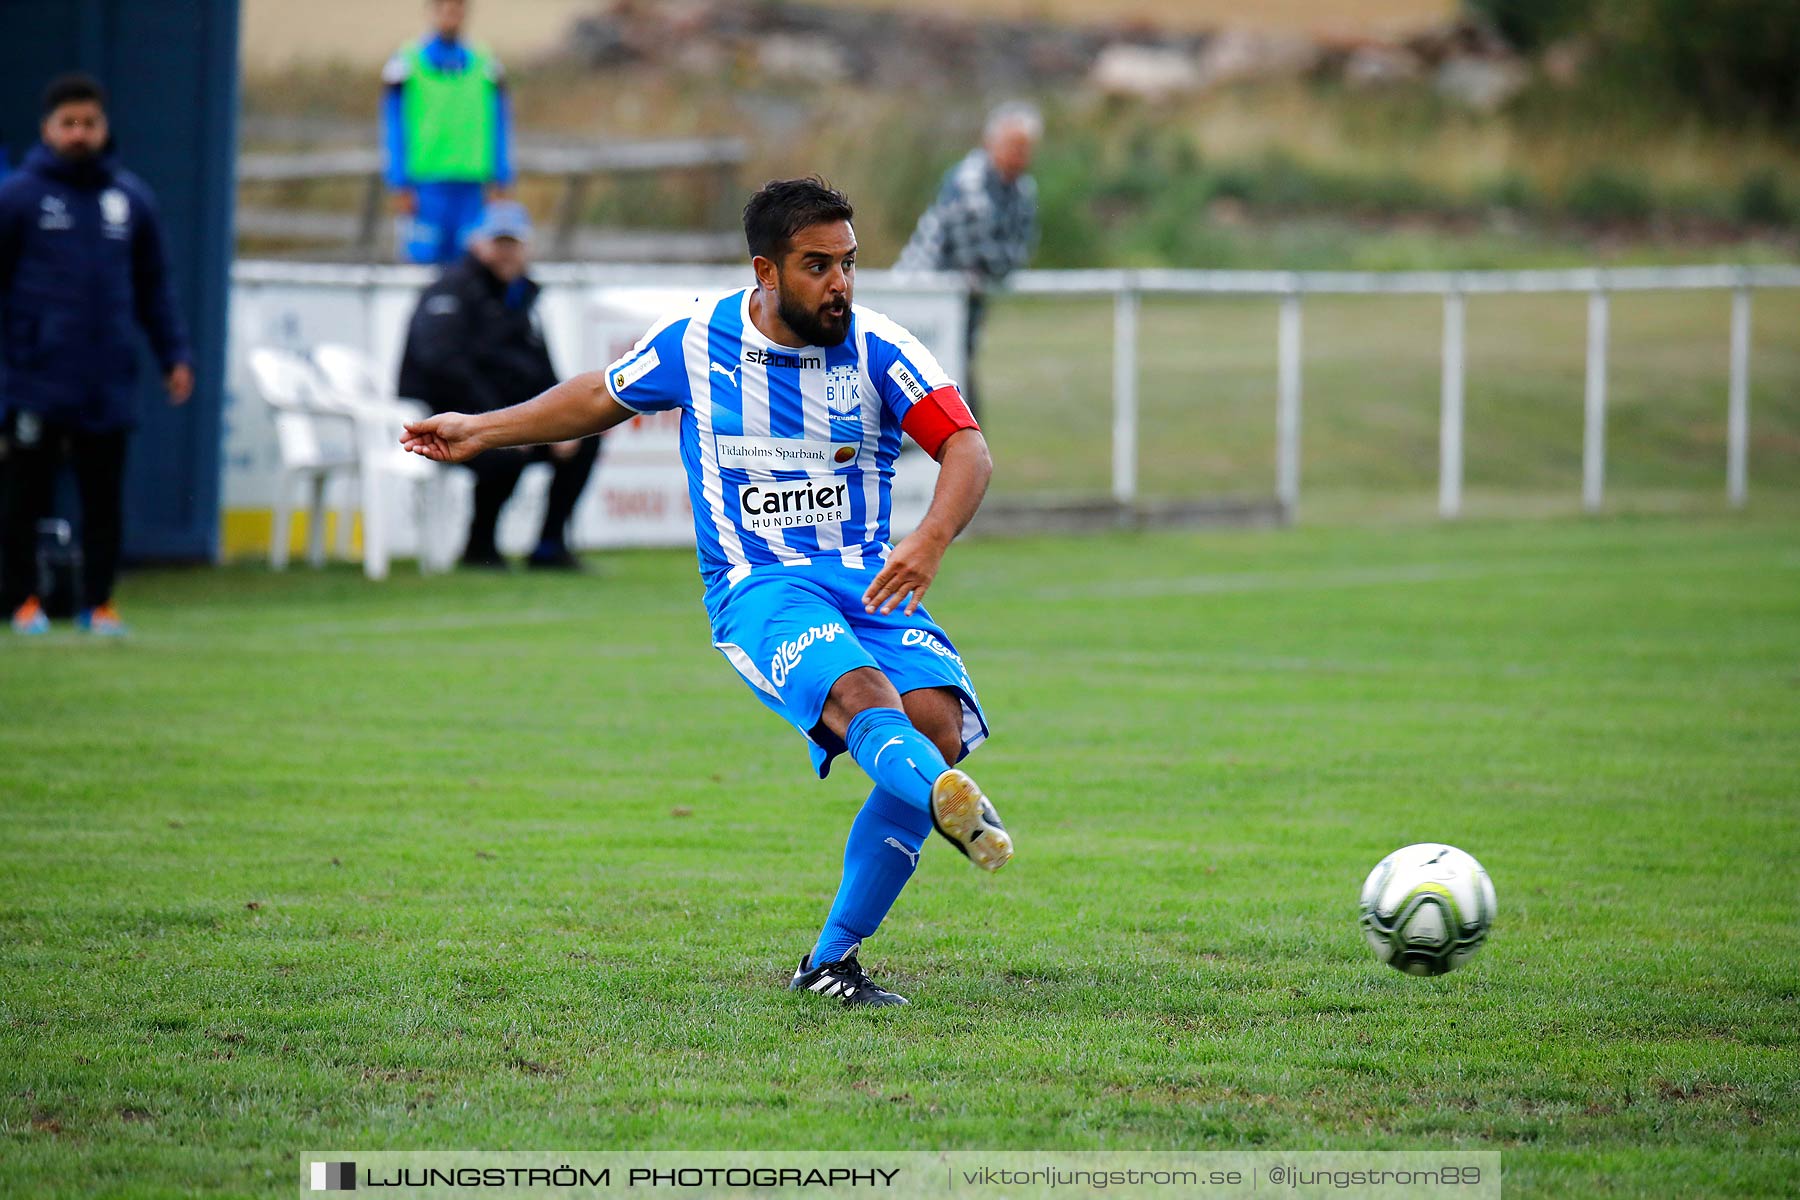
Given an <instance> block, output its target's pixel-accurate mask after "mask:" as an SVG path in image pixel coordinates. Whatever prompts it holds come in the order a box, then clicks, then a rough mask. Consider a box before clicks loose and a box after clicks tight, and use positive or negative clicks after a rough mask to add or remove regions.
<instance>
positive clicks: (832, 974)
mask: <svg viewBox="0 0 1800 1200" xmlns="http://www.w3.org/2000/svg"><path fill="white" fill-rule="evenodd" d="M811 964H812V952H811V951H808V952H807V954H806V957H804V958H802V959H801V960H800V968H799V969H798V970H797V971H795V972H794V978H793V979H792V980H790V981H789V982H788V990H789V991H790V992H817V993H818V994H819V995H821V996H838V997H841V998H842V999H843V1001H844V1003H845V1005H847V1006H849V1005H864V1004H866V1005H868V1006H869V1007H871V1008H886V1007H888V1006H890V1005H894V1004H905V1003H906V1002H907V1001H906V997H905V996H901V995H898V994H896V993H894V992H890V991H887V990H886V989H885V988H882V987H880V986H878V985H877V984H876V982H875V981H874V980H873V979H870V978H869V973H868V972H867V971H865V970H863V969H862V964H861V963H859V962H857V961H856V953H855V952H854V951H852V952H851V953H849V954H847V955H845V956H844V957H843V958H842V959H840V960H839V961H837V962H834V963H825V964H823V965H822V966H817V967H815V966H812V965H811Z"/></svg>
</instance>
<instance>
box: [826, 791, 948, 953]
mask: <svg viewBox="0 0 1800 1200" xmlns="http://www.w3.org/2000/svg"><path fill="white" fill-rule="evenodd" d="M929 836H931V818H929V817H927V816H924V815H922V814H921V813H920V812H919V811H918V810H917V809H916V808H914V807H913V806H912V805H910V804H908V803H907V802H906V801H904V800H902V799H900V798H899V797H898V796H895V795H892V794H890V793H889V792H888V791H886V790H885V789H883V788H880V787H877V788H876V789H875V790H874V791H872V792H870V793H869V798H868V799H867V800H865V801H863V806H862V811H861V812H859V813H857V814H856V820H855V821H854V822H852V823H851V825H850V837H849V840H848V841H846V842H845V843H844V881H843V882H842V883H840V884H839V885H838V893H837V899H836V900H834V901H832V904H831V915H830V916H829V917H827V918H825V928H824V929H823V930H821V931H820V933H819V940H818V943H817V944H816V945H814V946H813V953H812V965H813V966H818V965H819V964H820V963H829V962H837V961H838V960H839V959H841V958H843V957H844V956H845V955H847V954H849V953H850V952H851V951H853V950H855V949H856V947H857V944H858V943H860V942H861V941H862V940H863V939H864V938H866V937H872V936H873V935H874V933H875V931H876V930H877V929H879V928H880V927H881V920H882V918H883V917H885V916H887V914H888V909H890V908H892V907H894V901H895V900H897V899H899V898H900V889H901V888H903V887H905V886H906V881H907V880H909V879H911V878H912V873H913V869H914V868H915V867H917V866H918V864H919V848H920V847H922V846H923V845H924V844H925V839H926V838H927V837H929Z"/></svg>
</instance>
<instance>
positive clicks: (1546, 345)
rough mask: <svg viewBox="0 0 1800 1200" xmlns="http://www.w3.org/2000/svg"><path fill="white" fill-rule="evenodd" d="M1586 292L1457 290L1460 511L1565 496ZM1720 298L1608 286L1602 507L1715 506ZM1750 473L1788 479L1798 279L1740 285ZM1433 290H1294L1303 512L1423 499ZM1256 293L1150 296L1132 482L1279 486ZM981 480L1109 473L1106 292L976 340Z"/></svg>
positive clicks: (1028, 308)
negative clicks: (1771, 287)
mask: <svg viewBox="0 0 1800 1200" xmlns="http://www.w3.org/2000/svg"><path fill="white" fill-rule="evenodd" d="M1586 304H1587V301H1586V298H1585V297H1583V296H1478V297H1475V298H1474V299H1472V300H1470V301H1469V303H1468V317H1467V331H1468V350H1467V358H1468V373H1467V381H1466V393H1467V394H1466V400H1465V410H1466V417H1465V428H1466V437H1467V441H1466V449H1465V482H1466V487H1467V493H1468V494H1467V511H1471V512H1486V513H1489V514H1505V515H1521V514H1524V513H1536V512H1544V511H1561V512H1574V511H1576V510H1578V508H1579V506H1580V500H1581V437H1582V396H1583V379H1584V370H1585V362H1586V358H1585V353H1586V345H1587V311H1586ZM1729 311H1730V302H1729V300H1728V298H1727V297H1726V296H1725V295H1724V294H1722V293H1689V294H1679V293H1640V294H1633V295H1621V296H1617V297H1615V298H1614V300H1613V313H1612V330H1611V339H1610V356H1609V361H1610V371H1609V377H1608V408H1607V451H1608V455H1607V487H1608V495H1609V498H1610V501H1611V502H1612V503H1613V504H1614V505H1615V507H1650V508H1658V509H1663V508H1668V507H1671V506H1674V507H1683V508H1688V509H1701V510H1705V509H1708V508H1710V509H1713V510H1715V511H1716V510H1720V509H1722V508H1723V507H1724V498H1725V410H1726V392H1727V374H1728V372H1727V364H1728V354H1727V349H1728V345H1729V328H1730V319H1729ZM1754 313H1755V321H1754V327H1753V336H1752V342H1751V345H1752V357H1751V399H1750V434H1751V437H1750V481H1751V488H1752V491H1753V492H1756V493H1758V494H1760V495H1763V496H1765V497H1766V496H1767V495H1769V493H1770V492H1771V490H1773V491H1775V492H1778V493H1785V494H1787V495H1789V496H1792V495H1793V494H1794V491H1795V489H1796V488H1800V340H1797V339H1796V338H1795V337H1794V334H1793V331H1794V330H1795V329H1796V328H1800V292H1794V291H1783V292H1776V291H1765V292H1759V293H1757V295H1756V299H1755V309H1754ZM1442 319H1443V317H1442V304H1441V302H1440V301H1439V300H1438V299H1437V298H1436V297H1397V298H1396V297H1388V298H1383V297H1330V296H1327V297H1314V298H1309V299H1308V300H1307V301H1306V304H1305V308H1304V329H1305V338H1304V349H1305V359H1304V366H1303V378H1302V384H1303V388H1304V393H1305V395H1304V401H1303V407H1304V412H1303V417H1302V426H1301V454H1302V489H1301V507H1302V510H1303V511H1304V512H1306V513H1307V514H1308V515H1309V516H1314V517H1318V516H1323V517H1327V518H1331V517H1334V516H1342V515H1355V516H1361V515H1366V514H1367V513H1369V512H1370V511H1372V510H1383V509H1388V510H1397V511H1400V512H1403V513H1408V514H1427V513H1432V512H1435V511H1436V504H1437V470H1438V419H1439V384H1440V371H1441V360H1440V357H1439V355H1440V342H1441V338H1442ZM1275 326H1276V304H1275V301H1273V300H1243V299H1229V300H1227V299H1172V298H1162V299H1155V300H1150V301H1146V303H1145V305H1144V308H1143V316H1142V319H1141V322H1140V360H1139V361H1140V378H1139V405H1140V414H1141V416H1140V420H1141V424H1142V431H1143V433H1142V437H1141V439H1140V445H1139V459H1140V471H1141V475H1140V486H1141V490H1142V493H1143V494H1144V495H1146V496H1150V497H1162V498H1170V497H1191V496H1195V495H1201V494H1208V493H1228V494H1236V495H1242V496H1269V495H1272V494H1273V493H1274V490H1275V415H1274V414H1275V386H1276V373H1275ZM982 363H983V372H984V373H983V374H982V376H981V378H980V382H981V385H982V388H983V391H982V397H983V403H984V405H985V406H986V407H984V409H983V412H982V422H983V426H984V427H985V428H986V430H987V432H988V437H989V439H990V440H991V441H992V442H993V443H994V446H995V451H996V455H997V461H998V470H997V473H996V475H995V480H994V489H995V492H996V494H998V495H1007V496H1019V495H1034V494H1043V493H1060V494H1064V495H1098V496H1104V495H1106V494H1108V490H1109V488H1110V481H1111V474H1110V472H1111V462H1112V459H1111V452H1110V449H1109V447H1110V445H1111V436H1112V434H1111V431H1112V401H1111V395H1112V307H1111V303H1110V301H1073V302H1071V301H1066V300H1041V299H1035V298H1011V299H1007V300H1004V301H1003V302H1001V303H999V304H997V305H996V306H995V309H994V317H993V321H992V324H991V326H990V329H989V331H988V335H987V341H986V344H985V347H984V350H983V360H982Z"/></svg>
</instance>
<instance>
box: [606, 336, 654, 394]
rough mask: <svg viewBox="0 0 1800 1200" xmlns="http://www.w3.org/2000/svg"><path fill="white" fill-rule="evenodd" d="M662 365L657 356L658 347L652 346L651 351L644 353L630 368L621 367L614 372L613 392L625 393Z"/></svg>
mask: <svg viewBox="0 0 1800 1200" xmlns="http://www.w3.org/2000/svg"><path fill="white" fill-rule="evenodd" d="M660 365H661V360H660V359H659V358H657V356H656V347H655V346H652V347H650V349H649V350H647V351H645V352H644V355H643V357H641V358H639V359H638V360H637V361H636V362H634V363H632V364H631V365H630V366H629V367H620V368H619V369H618V370H616V371H614V372H613V377H612V385H613V391H615V392H622V391H624V390H625V389H626V388H628V387H630V386H631V385H632V384H634V383H636V382H637V381H638V380H640V379H642V378H643V377H644V376H646V375H648V374H649V373H650V372H652V371H654V370H656V368H657V367H658V366H660Z"/></svg>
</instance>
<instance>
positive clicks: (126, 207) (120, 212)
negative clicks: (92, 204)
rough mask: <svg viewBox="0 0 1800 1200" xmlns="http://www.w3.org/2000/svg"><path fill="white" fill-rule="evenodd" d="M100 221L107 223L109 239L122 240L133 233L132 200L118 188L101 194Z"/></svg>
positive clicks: (108, 189) (106, 231)
mask: <svg viewBox="0 0 1800 1200" xmlns="http://www.w3.org/2000/svg"><path fill="white" fill-rule="evenodd" d="M100 219H101V220H102V221H104V222H106V228H105V230H103V232H104V233H105V234H106V236H107V237H113V238H120V237H124V236H125V235H127V234H128V233H130V232H131V200H130V198H129V197H128V196H126V195H125V193H124V192H122V191H120V190H119V189H118V188H107V189H106V190H105V191H104V192H101V193H100Z"/></svg>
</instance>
